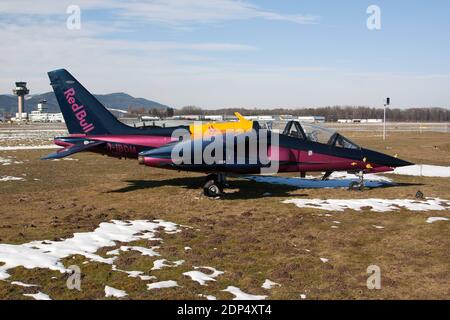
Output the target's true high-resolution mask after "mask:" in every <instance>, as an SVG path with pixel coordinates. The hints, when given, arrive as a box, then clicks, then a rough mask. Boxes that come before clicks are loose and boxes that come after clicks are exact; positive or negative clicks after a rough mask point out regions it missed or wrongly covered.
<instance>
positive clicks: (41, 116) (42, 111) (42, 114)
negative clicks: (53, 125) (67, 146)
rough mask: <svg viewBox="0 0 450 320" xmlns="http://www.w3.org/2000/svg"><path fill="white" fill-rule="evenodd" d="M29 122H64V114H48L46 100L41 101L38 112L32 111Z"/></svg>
mask: <svg viewBox="0 0 450 320" xmlns="http://www.w3.org/2000/svg"><path fill="white" fill-rule="evenodd" d="M29 120H30V121H31V122H64V118H63V115H62V113H48V112H47V101H46V100H41V101H39V103H38V105H37V110H34V111H31V113H30V116H29Z"/></svg>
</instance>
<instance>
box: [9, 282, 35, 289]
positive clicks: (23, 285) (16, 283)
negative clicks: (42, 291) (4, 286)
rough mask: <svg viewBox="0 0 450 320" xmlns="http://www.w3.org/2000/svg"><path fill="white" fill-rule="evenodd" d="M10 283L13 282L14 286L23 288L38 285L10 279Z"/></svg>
mask: <svg viewBox="0 0 450 320" xmlns="http://www.w3.org/2000/svg"><path fill="white" fill-rule="evenodd" d="M11 284H13V285H15V286H20V287H25V288H31V287H39V286H38V285H35V284H28V283H23V282H21V281H12V282H11Z"/></svg>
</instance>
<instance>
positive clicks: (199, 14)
mask: <svg viewBox="0 0 450 320" xmlns="http://www.w3.org/2000/svg"><path fill="white" fill-rule="evenodd" d="M71 4H76V5H78V6H80V8H81V10H82V11H83V10H103V11H105V10H109V11H110V12H111V13H113V14H115V15H118V16H120V17H121V18H125V19H130V20H133V21H136V19H138V20H139V21H140V22H148V23H163V24H168V25H172V26H180V25H191V24H198V23H203V24H204V23H217V22H226V21H237V20H248V19H258V18H260V19H266V20H278V21H287V22H292V23H298V24H311V23H317V22H318V17H316V16H312V15H303V14H281V13H277V12H272V11H267V10H264V9H262V8H260V7H259V6H257V5H254V4H252V3H250V2H248V1H240V0H130V1H120V0H77V1H73V0H60V1H54V0H39V1H36V0H22V1H17V0H2V8H1V11H0V14H21V15H24V14H30V15H45V16H49V15H65V14H66V9H67V7H68V6H69V5H71Z"/></svg>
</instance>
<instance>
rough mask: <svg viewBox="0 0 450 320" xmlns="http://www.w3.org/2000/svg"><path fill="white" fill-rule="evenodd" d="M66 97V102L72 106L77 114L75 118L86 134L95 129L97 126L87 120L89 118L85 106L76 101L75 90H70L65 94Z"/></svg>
mask: <svg viewBox="0 0 450 320" xmlns="http://www.w3.org/2000/svg"><path fill="white" fill-rule="evenodd" d="M64 96H65V98H66V101H67V102H68V103H69V104H70V105H71V108H72V111H73V113H74V114H75V117H76V118H77V120H78V123H79V124H80V127H81V128H82V129H83V131H84V132H85V133H88V132H90V131H92V130H94V129H95V126H94V125H93V124H92V123H88V122H87V120H86V119H85V118H86V116H87V112H86V110H85V108H84V106H83V105H79V104H77V103H76V100H75V89H74V88H70V89H68V90H67V91H66V92H64Z"/></svg>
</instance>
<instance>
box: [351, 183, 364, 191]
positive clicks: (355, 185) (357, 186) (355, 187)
mask: <svg viewBox="0 0 450 320" xmlns="http://www.w3.org/2000/svg"><path fill="white" fill-rule="evenodd" d="M363 189H364V185H363V184H361V183H359V182H357V181H352V182H350V184H349V186H348V190H350V191H363Z"/></svg>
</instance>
